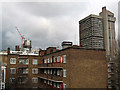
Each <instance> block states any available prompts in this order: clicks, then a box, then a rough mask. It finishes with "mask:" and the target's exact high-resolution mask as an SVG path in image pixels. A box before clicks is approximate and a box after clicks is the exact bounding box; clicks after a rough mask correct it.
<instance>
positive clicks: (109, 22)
mask: <svg viewBox="0 0 120 90" xmlns="http://www.w3.org/2000/svg"><path fill="white" fill-rule="evenodd" d="M99 15H100V16H101V17H102V18H103V26H104V42H105V49H106V55H112V56H114V55H116V54H117V47H116V40H115V21H116V18H115V17H114V14H113V13H112V12H110V11H108V10H106V7H103V8H102V12H100V14H99Z"/></svg>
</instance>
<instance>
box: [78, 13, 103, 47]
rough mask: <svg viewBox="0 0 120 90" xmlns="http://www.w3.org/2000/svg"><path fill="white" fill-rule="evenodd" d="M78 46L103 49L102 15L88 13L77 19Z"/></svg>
mask: <svg viewBox="0 0 120 90" xmlns="http://www.w3.org/2000/svg"><path fill="white" fill-rule="evenodd" d="M79 29H80V46H81V47H85V48H92V49H94V48H96V49H97V48H100V49H104V31H103V22H102V17H100V16H97V15H93V14H91V15H89V16H88V17H86V18H84V19H82V20H80V21H79Z"/></svg>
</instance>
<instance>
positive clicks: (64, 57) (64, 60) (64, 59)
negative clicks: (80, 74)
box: [63, 55, 66, 63]
mask: <svg viewBox="0 0 120 90" xmlns="http://www.w3.org/2000/svg"><path fill="white" fill-rule="evenodd" d="M63 63H66V55H63Z"/></svg>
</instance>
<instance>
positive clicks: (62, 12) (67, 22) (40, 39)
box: [2, 1, 117, 49]
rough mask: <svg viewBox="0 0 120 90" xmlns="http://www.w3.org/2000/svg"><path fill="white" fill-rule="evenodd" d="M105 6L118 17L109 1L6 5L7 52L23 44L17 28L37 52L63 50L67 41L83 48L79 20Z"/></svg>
mask: <svg viewBox="0 0 120 90" xmlns="http://www.w3.org/2000/svg"><path fill="white" fill-rule="evenodd" d="M114 4H115V5H116V4H117V2H115V3H114ZM110 5H111V6H110ZM103 6H108V7H107V9H110V10H112V11H113V12H115V15H116V13H117V10H116V7H115V6H114V5H112V4H111V2H105V1H103V2H101V3H100V2H97V1H92V2H91V1H87V2H12V3H8V2H7V3H2V24H3V25H2V38H3V39H2V45H3V49H6V48H7V47H8V46H10V47H11V48H12V49H13V48H14V46H15V45H16V44H19V45H20V44H21V38H20V35H19V34H18V32H17V31H16V29H15V26H17V27H18V29H19V30H20V32H21V33H22V34H24V35H25V38H26V39H30V40H32V46H33V48H34V47H38V48H42V49H45V48H46V47H48V46H59V45H60V44H61V42H62V41H64V40H69V41H73V42H74V44H79V24H78V22H79V20H80V19H83V18H84V17H86V16H88V15H89V14H91V13H93V14H97V15H98V14H99V12H100V11H101V10H102V9H101V8H102V7H103Z"/></svg>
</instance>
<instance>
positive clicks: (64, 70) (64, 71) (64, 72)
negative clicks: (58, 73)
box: [63, 69, 66, 77]
mask: <svg viewBox="0 0 120 90" xmlns="http://www.w3.org/2000/svg"><path fill="white" fill-rule="evenodd" d="M63 77H66V69H63Z"/></svg>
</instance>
